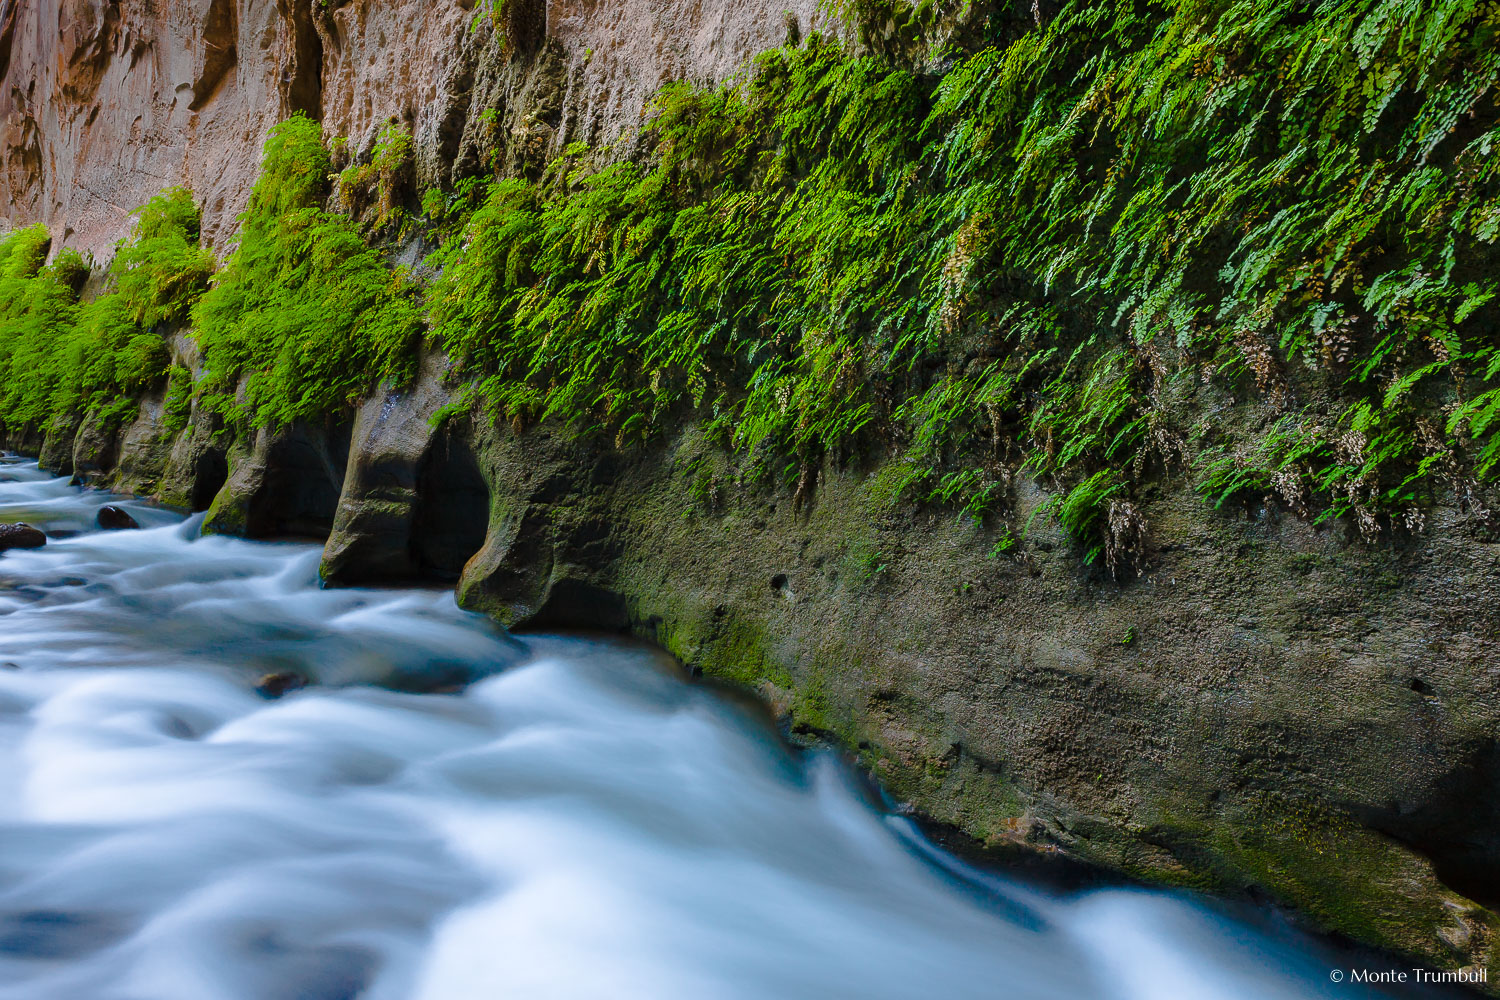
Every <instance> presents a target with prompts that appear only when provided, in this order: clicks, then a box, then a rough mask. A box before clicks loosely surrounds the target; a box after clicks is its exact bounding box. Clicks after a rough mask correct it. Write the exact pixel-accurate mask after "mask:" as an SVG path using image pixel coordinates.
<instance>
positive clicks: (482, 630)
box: [0, 459, 1425, 1000]
mask: <svg viewBox="0 0 1500 1000" xmlns="http://www.w3.org/2000/svg"><path fill="white" fill-rule="evenodd" d="M4 462H5V463H6V464H0V522H13V521H26V522H28V523H30V524H33V525H35V526H37V527H41V528H43V529H45V530H47V531H48V532H50V533H53V534H54V536H57V537H54V538H53V540H52V541H50V542H49V544H48V545H47V546H46V547H45V548H43V549H37V550H26V551H21V550H13V551H10V552H7V553H5V554H4V555H3V556H0V1000H354V998H361V1000H471V998H472V1000H501V998H504V1000H532V998H553V997H556V998H570V1000H572V998H577V1000H595V998H599V1000H615V998H637V997H638V998H643V1000H678V998H681V1000H717V998H746V1000H783V998H810V1000H811V998H817V1000H824V998H860V1000H870V998H893V1000H894V998H901V1000H907V998H954V1000H961V998H983V1000H999V998H1015V1000H1032V998H1037V1000H1040V998H1054V997H1055V998H1061V1000H1079V998H1140V1000H1144V998H1162V1000H1215V998H1241V997H1243V998H1253V1000H1267V998H1278V997H1297V998H1304V997H1325V996H1326V997H1340V998H1349V997H1368V996H1377V995H1379V996H1384V995H1387V994H1384V993H1376V992H1373V991H1372V990H1371V989H1370V988H1367V987H1362V986H1356V985H1351V984H1350V983H1348V982H1344V983H1341V984H1336V983H1333V982H1331V976H1330V972H1331V970H1335V969H1338V968H1345V969H1347V968H1348V966H1349V965H1350V963H1351V961H1352V960H1351V958H1350V957H1349V955H1347V954H1342V953H1336V952H1332V951H1329V950H1327V949H1326V948H1325V946H1324V945H1322V944H1321V943H1320V942H1318V941H1315V940H1314V939H1311V938H1309V937H1306V936H1304V935H1301V934H1299V933H1297V932H1295V931H1292V930H1290V929H1288V928H1286V927H1285V926H1283V925H1281V924H1280V923H1279V922H1278V921H1277V920H1275V919H1274V918H1272V917H1270V916H1268V915H1267V916H1261V917H1257V916H1255V915H1254V914H1253V913H1239V914H1238V915H1232V914H1231V913H1230V911H1229V910H1227V909H1224V908H1219V907H1214V906H1210V905H1208V904H1206V903H1203V902H1201V901H1196V900H1194V899H1191V898H1188V897H1185V896H1181V895H1176V894H1170V893H1164V892H1153V891H1145V890H1134V889H1095V890H1092V891H1087V892H1072V893H1068V892H1061V891H1054V890H1047V889H1043V888H1040V887H1037V886H1035V885H1032V884H1030V883H1026V882H1022V881H1019V880H1012V879H1011V878H1008V877H1006V876H1002V875H995V874H992V873H987V872H981V871H978V870H975V869H972V868H970V867H968V866H966V865H965V864H963V863H961V862H959V861H958V860H956V859H954V858H952V857H950V856H948V855H946V854H944V853H943V852H941V851H939V850H938V849H937V848H935V847H934V846H932V845H931V844H929V843H928V842H927V841H925V840H924V839H923V838H922V837H921V835H920V834H919V833H918V832H917V831H916V830H915V829H914V827H913V826H912V825H911V824H910V823H909V822H908V821H907V820H905V819H902V818H900V817H898V816H896V815H893V814H891V813H889V812H888V811H884V810H882V809H881V808H879V806H878V804H874V803H872V802H871V801H870V796H869V795H868V794H866V792H865V791H864V789H863V786H862V785H861V783H860V782H859V781H857V780H855V778H854V777H853V776H852V775H851V774H850V773H849V772H847V771H846V769H845V768H844V766H843V765H842V764H841V763H840V762H839V760H838V759H837V758H835V757H834V756H832V755H830V754H825V753H807V752H803V751H798V750H794V749H791V748H789V747H788V746H786V745H785V744H784V743H783V742H782V740H781V739H780V737H779V736H778V734H777V733H776V732H775V730H774V729H773V728H772V727H771V726H770V725H768V724H767V722H766V721H765V720H764V719H763V718H761V717H760V715H759V714H758V713H757V712H756V711H755V710H753V709H752V708H751V707H748V706H745V705H742V704H740V703H738V702H736V701H735V700H733V699H730V698H726V697H724V696H723V695H721V694H719V693H717V692H715V691H714V690H712V689H711V688H709V687H706V686H704V685H701V684H695V683H693V682H691V681H689V680H687V679H686V678H685V677H684V675H683V674H682V673H681V672H680V671H679V670H678V668H677V667H676V666H675V665H674V664H673V663H672V662H671V661H670V660H668V659H666V658H664V657H663V656H661V655H659V654H656V653H653V652H651V651H650V650H647V649H645V648H643V647H640V646H636V645H632V644H627V643H624V642H613V641H605V640H591V639H585V638H566V637H530V636H528V637H526V638H525V639H524V640H519V639H516V638H512V637H510V636H509V635H507V634H506V633H504V632H503V631H502V630H500V629H498V628H497V627H495V626H493V625H491V624H490V623H489V622H487V621H486V620H484V619H482V618H480V617H477V616H474V615H471V614H468V613H466V612H464V611H461V610H460V609H459V608H458V607H457V606H456V605H455V603H454V600H453V597H452V595H451V594H449V593H447V592H439V591H431V590H323V589H320V588H319V585H318V572H317V569H318V557H319V552H318V550H317V549H316V548H315V547H313V546H311V545H306V544H268V543H256V542H246V541H242V540H238V539H230V538H219V537H207V538H200V537H199V534H198V525H199V521H200V518H196V517H195V518H188V519H186V520H184V519H183V517H182V516H181V515H179V514H176V513H173V512H170V511H165V510H160V509H155V508H152V507H149V506H147V505H144V504H141V503H138V502H135V501H131V500H129V499H128V498H120V497H110V496H108V495H106V494H100V493H92V492H88V491H84V490H81V489H78V488H75V487H72V486H70V485H69V484H68V481H67V480H66V479H56V478H51V477H49V476H47V475H46V474H45V473H42V472H41V471H39V470H38V469H37V467H36V465H35V463H29V462H28V463H23V462H20V461H19V460H15V459H6V460H4ZM105 503H118V504H120V505H122V506H124V507H125V508H126V509H127V510H129V511H130V513H131V514H133V515H134V517H135V518H136V520H137V521H139V523H140V524H141V526H142V530H139V531H118V532H100V531H97V530H95V528H94V519H95V515H96V513H97V510H98V508H99V507H100V506H102V505H103V504H105ZM287 671H291V672H296V673H299V674H303V675H305V676H307V677H309V678H311V679H312V680H313V681H314V682H315V684H314V685H313V686H309V687H307V688H305V689H302V690H300V691H295V692H292V693H290V694H287V695H286V696H285V697H282V698H280V699H277V700H269V699H267V698H265V697H262V696H261V695H259V694H257V693H256V690H255V682H256V680H257V679H258V678H260V677H261V676H262V675H264V674H267V673H271V672H287ZM1392 964H1394V965H1397V966H1399V965H1400V964H1401V963H1390V962H1385V963H1384V964H1382V965H1380V967H1381V968H1387V967H1390V966H1391V965H1392ZM1391 995H1396V994H1391ZM1399 995H1403V996H1412V995H1417V994H1414V993H1413V992H1412V991H1411V990H1410V989H1406V990H1405V991H1404V992H1403V993H1401V994H1399ZM1424 995H1425V994H1424Z"/></svg>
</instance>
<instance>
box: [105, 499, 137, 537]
mask: <svg viewBox="0 0 1500 1000" xmlns="http://www.w3.org/2000/svg"><path fill="white" fill-rule="evenodd" d="M95 520H96V521H98V523H99V527H101V528H103V529H104V530H105V531H130V530H136V529H139V528H140V525H139V524H137V523H136V520H135V518H133V517H131V516H130V515H129V514H127V513H126V512H125V511H124V510H123V509H121V508H119V507H116V506H115V505H114V504H109V505H108V506H105V507H100V508H99V514H98V516H97V517H96V518H95Z"/></svg>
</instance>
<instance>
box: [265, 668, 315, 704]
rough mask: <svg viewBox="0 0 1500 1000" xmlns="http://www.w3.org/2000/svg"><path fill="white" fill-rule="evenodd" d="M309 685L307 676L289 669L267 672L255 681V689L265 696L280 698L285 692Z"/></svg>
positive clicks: (288, 692)
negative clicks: (272, 672)
mask: <svg viewBox="0 0 1500 1000" xmlns="http://www.w3.org/2000/svg"><path fill="white" fill-rule="evenodd" d="M305 687H307V678H306V677H303V676H302V675H301V674H295V673H292V672H291V671H289V670H286V671H281V672H278V673H274V674H266V675H265V676H264V677H262V678H261V679H260V680H258V681H256V682H255V691H256V693H257V694H259V695H260V696H261V697H263V698H272V699H275V698H280V697H281V696H282V695H284V694H291V693H292V692H293V691H297V690H300V689H301V688H305Z"/></svg>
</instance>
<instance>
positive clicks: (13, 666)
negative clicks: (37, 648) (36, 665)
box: [0, 660, 21, 670]
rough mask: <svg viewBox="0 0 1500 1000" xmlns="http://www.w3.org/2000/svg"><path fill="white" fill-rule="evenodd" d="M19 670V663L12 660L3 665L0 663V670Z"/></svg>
mask: <svg viewBox="0 0 1500 1000" xmlns="http://www.w3.org/2000/svg"><path fill="white" fill-rule="evenodd" d="M20 669H21V665H20V664H19V663H16V662H15V661H14V660H6V661H5V662H4V663H0V670H20Z"/></svg>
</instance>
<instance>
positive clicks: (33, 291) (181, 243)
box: [0, 188, 214, 427]
mask: <svg viewBox="0 0 1500 1000" xmlns="http://www.w3.org/2000/svg"><path fill="white" fill-rule="evenodd" d="M198 226H199V220H198V209H197V207H196V206H195V205H194V204H193V200H192V196H191V194H190V193H189V192H188V191H186V190H184V189H182V188H171V189H168V190H166V191H163V192H162V193H161V194H160V195H158V196H157V197H155V198H153V199H152V200H151V201H150V202H148V203H147V204H146V205H145V206H143V207H142V208H141V209H140V210H139V211H138V212H137V213H136V216H135V224H134V226H133V228H132V231H131V235H130V237H129V238H128V239H125V240H122V241H121V242H120V244H119V245H118V246H117V247H116V248H115V255H114V259H113V260H112V261H111V263H110V266H109V270H108V275H107V277H108V282H107V285H106V288H105V291H104V292H103V293H102V294H101V295H99V296H98V297H97V298H95V299H94V300H93V301H91V302H87V303H83V304H80V303H79V301H78V295H79V292H80V290H81V289H82V288H83V285H84V282H85V280H86V279H87V277H88V274H89V262H88V261H87V260H86V259H85V258H83V257H82V256H81V255H79V254H78V253H77V252H76V251H71V250H63V251H61V252H60V253H58V254H57V256H56V258H55V259H54V260H53V262H52V263H51V264H49V265H46V266H42V261H43V260H45V258H46V253H47V249H48V246H49V245H50V242H51V241H50V238H49V237H48V236H47V233H46V230H45V229H43V228H41V227H32V228H30V229H25V230H19V231H17V232H15V233H12V234H10V235H9V236H7V237H6V238H5V239H4V240H0V420H3V421H5V422H6V423H8V424H14V425H16V426H24V425H31V426H36V427H42V426H46V425H48V424H50V423H52V422H54V421H56V420H58V419H60V418H63V417H65V416H66V417H70V418H72V417H79V416H83V415H86V414H100V415H102V416H103V417H104V418H105V419H106V422H108V423H118V422H120V421H122V420H124V419H126V418H128V417H129V416H130V415H132V414H134V413H135V411H136V399H137V398H138V397H139V396H140V395H141V394H142V393H143V392H145V391H146V390H148V389H150V388H153V387H155V386H157V385H159V384H160V383H161V382H162V381H163V380H164V379H165V378H166V375H167V368H168V363H169V356H168V350H167V346H166V340H165V332H166V331H167V330H168V329H169V328H170V327H171V326H173V325H175V324H178V323H181V322H182V321H183V320H184V319H185V318H186V316H187V313H188V311H189V309H190V308H191V307H192V304H193V303H194V302H195V301H196V300H197V299H198V297H199V296H200V295H202V294H203V291H204V289H205V288H206V287H207V285H208V279H209V276H210V275H211V274H212V272H213V267H214V261H213V257H212V256H211V255H210V254H209V253H208V252H207V251H206V250H204V249H203V248H202V246H200V244H199V232H198Z"/></svg>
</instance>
